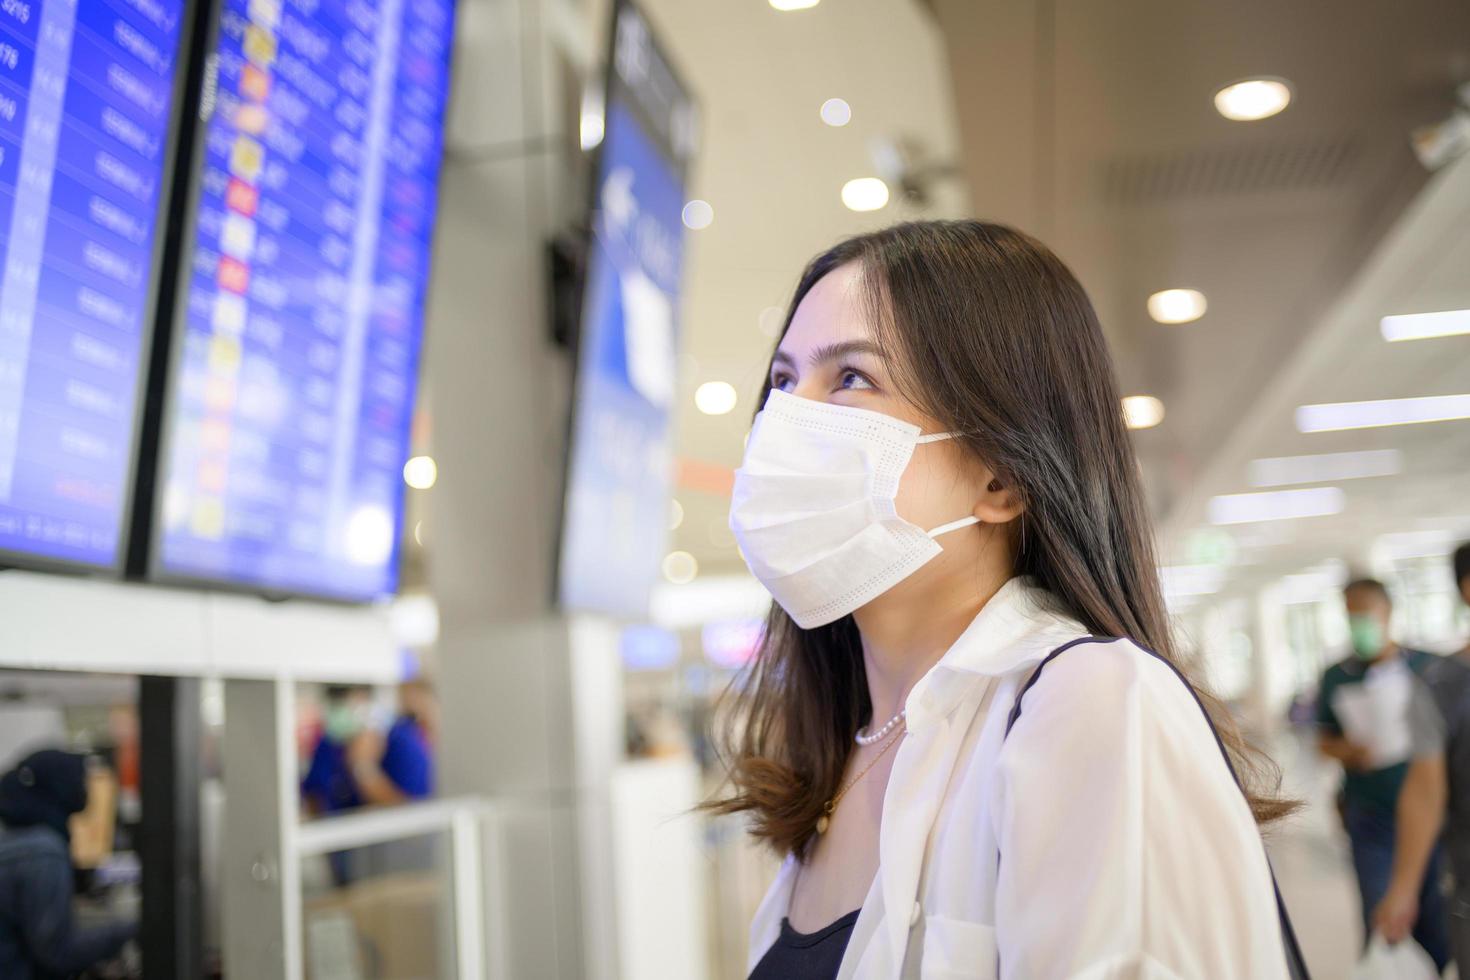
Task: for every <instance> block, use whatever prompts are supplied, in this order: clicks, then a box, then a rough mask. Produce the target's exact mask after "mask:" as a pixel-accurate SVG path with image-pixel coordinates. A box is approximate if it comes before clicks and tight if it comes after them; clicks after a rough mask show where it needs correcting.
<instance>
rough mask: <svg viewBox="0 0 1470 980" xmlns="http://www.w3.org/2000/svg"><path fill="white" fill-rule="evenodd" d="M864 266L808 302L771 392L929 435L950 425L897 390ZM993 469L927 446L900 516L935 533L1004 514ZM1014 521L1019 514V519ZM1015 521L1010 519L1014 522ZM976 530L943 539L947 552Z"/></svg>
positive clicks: (838, 274) (780, 357) (852, 266)
mask: <svg viewBox="0 0 1470 980" xmlns="http://www.w3.org/2000/svg"><path fill="white" fill-rule="evenodd" d="M862 276H863V271H862V269H861V267H860V266H858V265H857V264H856V263H849V264H847V265H844V266H840V267H838V268H837V269H834V270H833V271H832V272H830V273H828V274H827V275H826V276H825V277H823V278H822V279H821V280H819V281H818V282H817V284H816V285H815V286H813V287H812V289H811V291H810V292H808V293H807V294H806V296H805V297H803V298H802V301H801V305H800V306H798V307H797V308H796V313H795V315H794V316H793V317H792V318H791V326H790V328H789V329H788V330H787V331H786V335H785V336H784V337H782V338H781V344H780V346H779V347H778V348H777V349H776V355H775V359H774V363H773V364H772V366H771V387H772V388H779V389H780V390H782V391H785V392H787V393H789V394H793V395H796V396H798V397H800V398H810V399H812V400H813V401H820V402H831V403H832V404H834V405H846V406H850V407H852V408H863V409H868V410H870V411H874V412H882V413H883V414H884V415H891V416H893V417H895V418H899V419H902V420H903V421H905V422H911V423H913V424H914V425H917V426H918V427H919V428H920V430H921V431H922V432H924V433H925V434H929V433H935V432H942V431H944V427H943V426H942V425H941V424H940V423H939V422H937V421H936V420H934V419H932V418H930V417H929V416H927V415H926V414H925V413H924V412H922V411H921V410H920V409H919V408H918V407H916V406H915V405H914V404H913V403H912V402H910V401H909V400H908V399H906V398H904V397H903V396H902V395H900V394H898V392H897V391H896V390H895V389H894V386H893V383H892V379H891V372H890V370H889V365H888V364H887V363H886V361H885V359H884V357H883V355H882V354H881V353H880V352H879V351H878V349H877V346H876V344H875V343H874V340H873V332H872V330H871V328H870V324H869V316H868V311H867V307H866V303H865V297H864V293H863V285H862ZM992 476H993V475H992V474H991V472H990V470H989V469H988V468H987V467H985V466H984V465H983V464H982V463H980V462H979V461H978V460H976V459H975V458H974V456H973V455H971V454H970V453H967V452H966V451H965V450H964V449H963V447H962V445H961V443H959V442H958V441H956V440H944V441H940V442H932V443H923V444H920V445H918V446H916V447H915V449H914V455H913V458H912V459H911V460H910V462H909V465H908V468H907V469H906V470H904V474H903V479H902V480H901V482H900V483H899V489H898V495H897V498H896V503H897V506H898V513H899V516H900V517H903V518H904V519H905V520H907V521H910V522H911V523H913V524H917V525H918V526H919V527H922V528H924V529H925V530H929V529H930V528H935V527H938V526H939V525H941V524H947V523H949V522H950V521H954V520H958V519H960V518H962V517H967V516H969V515H971V514H974V515H975V516H977V517H979V518H980V519H981V520H982V521H990V520H993V519H994V518H995V517H996V516H997V515H996V513H995V512H994V509H993V507H992V506H990V505H991V503H992V502H993V498H995V496H996V494H995V493H994V492H992V491H989V490H987V485H988V484H989V483H990V481H991V479H992ZM1012 516H1014V515H1012ZM1007 519H1009V518H1007ZM974 536H975V532H973V531H958V532H955V533H953V534H950V535H946V536H945V537H943V538H941V539H940V542H941V544H943V546H944V548H945V552H946V553H950V552H952V551H955V550H956V549H957V548H958V547H959V544H960V539H965V538H966V537H974Z"/></svg>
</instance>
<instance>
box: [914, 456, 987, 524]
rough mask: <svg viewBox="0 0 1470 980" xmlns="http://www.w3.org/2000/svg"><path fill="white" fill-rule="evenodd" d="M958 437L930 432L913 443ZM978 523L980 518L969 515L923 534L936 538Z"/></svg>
mask: <svg viewBox="0 0 1470 980" xmlns="http://www.w3.org/2000/svg"><path fill="white" fill-rule="evenodd" d="M958 436H959V433H958V432H931V433H930V434H929V435H927V436H919V438H918V439H916V440H915V441H916V442H918V443H920V444H927V443H931V442H943V441H944V440H945V439H955V438H958ZM979 523H980V518H978V517H976V516H975V515H973V514H971V515H970V516H969V517H961V518H960V519H959V520H957V521H950V522H949V523H948V524H941V525H939V526H938V527H936V528H935V529H934V530H932V531H926V532H925V533H926V534H928V535H929V537H931V538H937V537H939V536H940V535H941V534H948V533H949V532H950V531H958V530H959V529H960V528H962V527H970V526H971V525H972V524H979Z"/></svg>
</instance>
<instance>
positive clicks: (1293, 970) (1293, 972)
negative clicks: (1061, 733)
mask: <svg viewBox="0 0 1470 980" xmlns="http://www.w3.org/2000/svg"><path fill="white" fill-rule="evenodd" d="M1115 639H1116V637H1110V636H1083V637H1079V638H1078V639H1075V640H1072V641H1070V642H1068V643H1063V644H1062V645H1061V646H1059V647H1057V648H1056V649H1055V650H1053V651H1052V652H1051V653H1049V654H1047V655H1046V658H1045V659H1043V660H1042V661H1041V663H1039V664H1037V666H1036V669H1035V670H1034V671H1032V672H1031V676H1030V677H1029V678H1027V680H1026V683H1025V684H1023V685H1021V690H1020V691H1018V692H1016V703H1015V704H1014V705H1012V707H1011V714H1010V717H1009V718H1007V719H1006V731H1005V733H1006V736H1009V735H1010V734H1011V729H1012V728H1014V727H1015V726H1016V721H1017V720H1018V719H1020V717H1021V699H1022V698H1024V697H1025V696H1026V692H1027V691H1029V690H1031V688H1032V687H1034V686H1035V684H1036V682H1037V681H1038V680H1040V679H1041V672H1042V671H1043V670H1044V669H1045V668H1046V665H1047V664H1049V663H1051V662H1052V661H1053V660H1055V659H1056V658H1057V657H1060V656H1061V655H1062V654H1064V653H1066V652H1067V651H1068V650H1070V649H1072V648H1073V647H1075V646H1081V645H1082V644H1084V643H1112V642H1113V641H1114V640H1115ZM1135 646H1138V648H1139V649H1140V650H1142V651H1143V652H1144V653H1147V654H1148V655H1149V656H1151V657H1153V658H1154V659H1156V660H1158V661H1159V662H1160V663H1162V664H1164V665H1165V666H1167V667H1168V668H1169V669H1170V670H1171V671H1173V672H1174V676H1175V677H1177V678H1179V681H1180V683H1182V684H1183V685H1184V686H1185V688H1186V689H1187V690H1188V691H1189V695H1190V697H1192V698H1194V703H1195V704H1197V705H1199V710H1200V713H1201V714H1203V715H1204V716H1205V724H1207V725H1209V726H1210V734H1211V735H1214V736H1215V744H1216V745H1217V746H1219V748H1220V756H1221V757H1222V758H1223V759H1224V760H1225V768H1226V769H1229V770H1230V778H1231V779H1234V780H1235V785H1236V786H1237V787H1239V788H1240V790H1241V792H1242V793H1243V792H1245V786H1244V785H1243V784H1242V783H1241V781H1240V775H1239V774H1238V773H1237V772H1236V771H1235V764H1234V763H1233V762H1231V761H1230V753H1229V752H1227V751H1226V750H1225V742H1224V741H1223V740H1222V739H1221V738H1220V732H1219V730H1218V729H1217V728H1215V722H1214V721H1213V720H1212V719H1211V718H1210V713H1209V712H1208V711H1206V710H1205V706H1204V702H1202V701H1200V699H1199V692H1197V691H1196V690H1195V689H1194V685H1193V684H1191V683H1189V681H1188V679H1186V678H1185V676H1184V674H1183V673H1181V672H1180V670H1179V668H1178V667H1176V666H1174V664H1172V663H1170V662H1169V661H1168V660H1167V659H1165V658H1164V657H1161V656H1159V654H1157V653H1155V652H1154V651H1152V650H1150V649H1149V648H1148V647H1145V646H1141V645H1138V644H1135ZM1266 867H1267V869H1268V870H1270V872H1271V889H1272V891H1274V892H1275V893H1276V915H1277V917H1278V918H1279V919H1280V920H1281V939H1282V942H1283V944H1284V945H1285V946H1286V968H1287V971H1288V973H1289V974H1290V976H1291V980H1311V975H1310V974H1309V973H1308V972H1307V962H1306V959H1305V958H1303V956H1302V949H1301V946H1300V945H1299V944H1298V943H1297V939H1296V930H1294V929H1293V928H1292V927H1291V916H1290V914H1288V913H1287V911H1286V900H1285V899H1284V898H1282V897H1281V886H1280V885H1278V884H1277V883H1276V872H1275V870H1274V869H1272V868H1271V859H1270V857H1269V856H1268V857H1267V858H1266Z"/></svg>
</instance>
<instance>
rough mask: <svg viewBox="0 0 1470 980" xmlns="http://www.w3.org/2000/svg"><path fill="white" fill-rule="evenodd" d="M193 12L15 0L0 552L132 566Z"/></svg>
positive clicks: (9, 84)
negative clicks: (181, 62)
mask: <svg viewBox="0 0 1470 980" xmlns="http://www.w3.org/2000/svg"><path fill="white" fill-rule="evenodd" d="M182 11H183V0H80V2H79V0H0V556H4V555H12V556H16V555H18V556H24V557H27V558H32V559H35V558H40V559H44V560H47V561H54V562H62V563H66V564H73V565H84V566H100V567H114V566H116V565H117V564H118V561H119V557H120V547H121V546H120V538H121V529H122V525H123V523H124V516H123V511H124V506H125V501H126V499H127V496H128V483H129V480H130V478H131V473H132V457H133V445H134V433H135V430H136V420H137V406H138V402H139V399H138V384H139V377H140V374H141V365H142V364H143V350H144V341H145V338H146V337H147V335H148V330H147V326H148V324H147V321H148V318H149V317H150V316H151V312H152V311H151V305H150V299H151V293H152V285H153V282H154V277H153V255H154V243H155V239H156V237H157V233H158V231H157V229H158V214H159V203H160V201H161V200H162V198H163V197H164V196H165V195H166V189H165V187H164V186H163V185H164V183H165V172H166V162H167V160H168V154H169V144H168V139H169V130H170V125H171V121H172V115H173V106H172V102H173V92H174V75H175V68H176V58H177V55H178V49H179V36H180V30H181V28H180V17H181V14H182ZM12 560H13V559H12ZM22 560H24V559H22Z"/></svg>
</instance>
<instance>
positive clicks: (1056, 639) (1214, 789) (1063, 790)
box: [707, 221, 1304, 980]
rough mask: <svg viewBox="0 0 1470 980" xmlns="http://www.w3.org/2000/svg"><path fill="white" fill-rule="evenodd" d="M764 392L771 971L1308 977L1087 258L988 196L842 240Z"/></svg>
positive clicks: (741, 769)
mask: <svg viewBox="0 0 1470 980" xmlns="http://www.w3.org/2000/svg"><path fill="white" fill-rule="evenodd" d="M762 402H763V408H762V410H761V411H760V414H759V415H758V416H757V419H756V422H755V427H754V429H753V431H752V433H751V436H750V439H749V443H748V446H747V449H746V455H745V461H744V464H743V466H742V467H741V469H740V470H739V471H738V472H737V474H736V479H735V487H734V494H733V497H732V503H731V515H730V519H731V526H732V528H733V529H734V531H735V534H736V538H737V540H738V541H739V543H740V547H741V552H742V554H743V555H744V556H745V558H746V561H747V563H748V564H749V565H750V568H751V571H752V572H753V573H754V575H755V576H756V577H757V578H758V579H759V580H760V581H761V582H762V584H764V585H765V586H766V588H767V590H768V591H770V592H771V594H772V596H773V598H774V599H775V600H776V604H775V605H774V606H773V607H772V609H771V613H770V618H769V620H768V623H767V629H766V632H765V635H764V637H763V639H762V642H761V646H760V649H759V652H758V653H757V655H756V659H755V663H754V666H753V668H752V670H751V671H749V672H748V673H746V674H744V675H742V677H741V678H740V685H739V686H738V687H737V688H736V689H735V692H734V694H735V702H734V707H735V710H734V711H733V712H732V713H731V715H730V718H729V721H730V722H731V726H730V730H729V731H730V735H731V739H732V742H733V746H734V757H733V759H731V760H730V761H731V766H730V769H729V773H730V783H731V786H730V793H729V795H727V796H726V797H725V798H724V799H721V800H717V801H712V802H711V803H709V804H707V808H708V809H711V810H714V811H716V812H723V813H745V814H748V816H749V818H750V827H751V832H752V833H753V835H754V836H755V837H756V838H757V839H759V840H760V841H762V842H764V843H765V844H767V845H769V846H770V847H771V848H772V849H774V850H775V851H776V852H777V853H778V854H780V855H781V856H782V857H784V858H785V862H784V863H783V865H782V867H781V871H780V873H779V874H778V876H777V878H776V881H775V882H774V883H773V885H772V886H771V889H770V891H768V892H767V894H766V898H765V900H764V901H763V902H762V903H761V906H760V908H759V910H758V911H757V913H756V916H755V919H754V922H753V923H752V926H751V944H750V958H749V967H750V969H751V971H752V972H751V974H750V976H751V977H752V978H758V980H767V978H778V977H779V978H783V980H832V978H833V977H835V976H837V975H838V972H839V970H841V971H842V975H843V976H844V977H854V978H883V980H886V978H890V977H899V976H903V977H910V976H926V977H927V976H941V975H942V976H955V977H959V976H968V977H977V978H978V977H994V976H997V975H999V973H1000V970H1001V964H1004V975H1005V976H1008V977H1062V976H1098V977H1101V976H1103V975H1107V976H1119V977H1122V976H1130V977H1131V976H1160V977H1163V976H1171V977H1174V976H1177V977H1210V978H1213V980H1232V978H1234V980H1245V978H1251V980H1271V978H1282V977H1287V976H1288V975H1291V976H1299V975H1301V973H1302V972H1303V970H1304V967H1303V966H1302V964H1301V960H1300V954H1299V950H1297V948H1296V944H1295V941H1294V939H1292V938H1291V930H1290V925H1289V922H1288V920H1287V918H1286V915H1285V911H1284V907H1283V906H1281V904H1280V902H1279V897H1278V896H1277V895H1276V894H1275V893H1274V892H1273V884H1272V877H1271V872H1270V868H1269V865H1268V863H1267V860H1266V854H1265V850H1264V848H1263V846H1262V842H1261V837H1260V833H1259V831H1258V824H1259V823H1265V822H1268V821H1270V820H1272V819H1275V818H1276V817H1279V816H1282V815H1284V814H1285V813H1288V812H1290V811H1291V810H1292V809H1293V806H1292V804H1290V803H1289V802H1287V801H1284V800H1281V799H1279V798H1278V797H1276V796H1275V795H1273V792H1272V789H1271V787H1270V783H1269V781H1266V780H1259V779H1256V778H1254V777H1255V775H1257V770H1256V769H1255V768H1254V766H1253V761H1252V760H1255V759H1258V757H1256V756H1254V754H1253V753H1252V752H1250V751H1249V750H1248V749H1247V748H1246V746H1245V744H1244V742H1243V740H1242V739H1241V737H1240V735H1239V734H1238V732H1237V730H1236V728H1235V726H1234V725H1233V723H1232V722H1231V720H1230V718H1229V716H1228V714H1227V713H1226V711H1225V710H1224V709H1223V707H1222V706H1221V705H1220V704H1219V702H1217V701H1216V700H1215V699H1213V698H1211V697H1210V696H1209V695H1208V694H1206V693H1205V692H1203V691H1201V690H1200V689H1199V688H1198V687H1197V686H1195V685H1193V684H1192V683H1191V682H1189V681H1188V680H1187V678H1185V675H1184V674H1183V673H1181V671H1180V668H1179V666H1178V655H1177V652H1176V648H1175V645H1174V643H1173V639H1172V637H1171V634H1170V630H1169V625H1168V615H1167V612H1166V611H1165V607H1164V601H1163V597H1162V594H1161V591H1160V588H1159V581H1158V574H1157V563H1156V561H1155V559H1154V554H1153V548H1152V544H1151V541H1152V534H1151V531H1150V528H1149V521H1148V517H1147V511H1146V508H1145V505H1144V500H1143V492H1142V489H1141V487H1140V486H1139V474H1138V467H1137V464H1136V462H1135V460H1134V454H1133V449H1132V446H1131V444H1130V442H1129V437H1128V433H1127V431H1126V429H1125V427H1124V421H1123V417H1122V412H1121V410H1120V407H1119V406H1120V398H1119V393H1118V389H1117V384H1116V381H1115V375H1114V370H1113V365H1112V361H1111V358H1110V356H1109V353H1108V350H1107V345H1106V343H1105V341H1104V339H1103V334H1102V330H1101V328H1100V327H1099V324H1098V321H1097V317H1096V314H1095V313H1094V311H1093V308H1092V304H1091V302H1090V301H1089V300H1088V298H1087V295H1086V294H1085V292H1084V291H1083V289H1082V287H1081V285H1080V284H1079V283H1078V282H1077V280H1076V279H1075V278H1074V276H1073V275H1072V273H1071V271H1070V270H1068V269H1067V267H1066V266H1065V265H1063V263H1062V262H1061V261H1060V260H1059V259H1058V258H1057V257H1056V256H1055V255H1054V254H1053V253H1052V252H1051V251H1050V250H1049V249H1047V248H1046V247H1045V246H1043V245H1042V244H1040V243H1039V242H1037V241H1036V240H1034V239H1032V238H1030V237H1029V236H1027V235H1024V234H1022V233H1020V232H1017V231H1015V230H1013V229H1010V228H1006V227H1003V226H1000V225H995V224H990V223H986V222H980V221H947V222H914V223H908V224H900V225H896V226H893V227H890V228H887V229H884V230H881V231H877V232H873V233H870V234H867V235H861V236H858V237H856V238H852V239H849V240H847V241H844V242H842V243H840V244H838V245H837V246H835V247H834V248H832V249H831V250H829V251H827V252H824V253H823V254H821V255H819V256H817V257H816V258H815V259H814V260H813V261H812V262H811V263H810V264H809V265H808V266H807V268H806V270H805V272H804V273H803V275H802V277H801V280H800V282H799V284H798V286H797V289H796V293H795V296H794V298H793V300H792V303H791V305H790V307H789V309H788V311H787V316H786V322H785V324H784V327H783V329H782V332H781V338H780V341H779V343H778V346H777V349H776V351H775V354H774V356H773V358H772V362H771V364H770V368H769V375H768V382H767V386H766V391H765V392H763V397H762ZM941 540H942V544H941V543H940V542H941ZM1023 708H1024V711H1023V710H1022V709H1023ZM1237 772H1240V773H1243V774H1244V776H1245V781H1244V782H1243V783H1242V782H1240V781H1238V780H1237V778H1236V773H1237ZM1260 774H1261V775H1264V773H1260ZM880 837H881V848H880ZM880 850H881V855H882V860H881V861H880V860H879V854H880Z"/></svg>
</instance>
